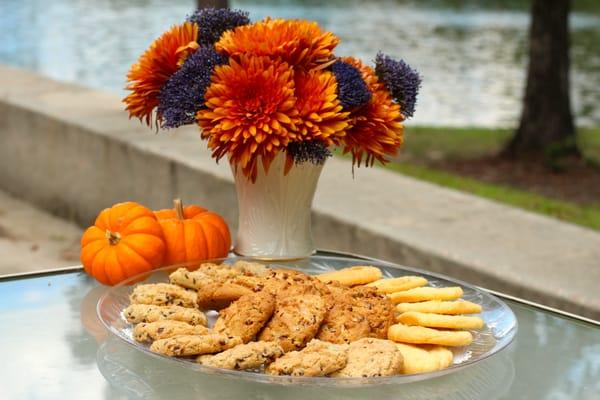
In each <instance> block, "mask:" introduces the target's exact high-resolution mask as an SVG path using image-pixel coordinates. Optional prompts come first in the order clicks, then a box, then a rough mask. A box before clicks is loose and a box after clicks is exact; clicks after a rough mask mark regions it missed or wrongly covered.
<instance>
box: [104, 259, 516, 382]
mask: <svg viewBox="0 0 600 400" xmlns="http://www.w3.org/2000/svg"><path fill="white" fill-rule="evenodd" d="M238 260H244V258H240V257H232V258H226V259H220V260H213V261H212V262H215V263H221V262H225V263H227V264H233V263H234V262H235V261H238ZM248 260H249V259H248ZM264 263H265V264H267V265H268V266H269V267H273V268H289V269H297V270H300V271H303V272H305V273H308V274H318V273H323V272H327V271H333V270H337V269H342V268H346V267H350V266H354V265H365V263H366V262H365V260H361V259H357V258H347V257H328V256H313V257H310V258H306V259H301V260H295V261H272V262H264ZM367 263H368V265H373V266H376V267H378V268H380V269H381V270H382V272H383V275H384V277H386V278H394V277H400V276H405V275H420V276H423V277H425V278H426V279H427V280H428V281H429V285H430V286H433V287H447V286H461V287H462V288H463V290H464V295H463V299H465V300H469V301H472V302H474V303H477V304H480V305H481V306H482V308H483V311H482V312H481V314H480V315H479V316H480V317H481V318H482V319H483V320H484V322H485V328H484V329H482V330H479V331H472V332H471V333H472V334H473V337H474V340H473V343H471V344H470V345H469V346H465V347H457V348H451V350H452V351H453V353H454V362H453V364H452V365H451V366H450V367H449V368H446V369H443V370H440V371H435V372H429V373H421V374H413V375H396V376H391V377H372V378H328V377H319V378H314V377H291V376H271V375H267V374H264V373H260V372H251V371H231V370H225V369H219V368H214V367H209V366H204V365H200V364H197V363H195V362H194V360H193V359H183V358H173V357H167V356H163V355H160V354H156V353H153V352H151V351H150V350H149V346H148V345H145V344H141V343H138V342H136V341H135V340H134V339H133V337H132V328H133V327H132V325H131V324H129V323H128V322H127V321H126V320H125V318H124V317H123V315H122V311H123V309H125V308H126V307H127V306H128V305H129V295H130V293H131V292H132V290H133V287H134V285H133V284H134V283H135V284H138V283H158V282H168V281H169V279H168V276H169V273H170V272H172V271H174V269H175V268H176V267H180V266H176V267H166V268H161V269H157V270H155V271H153V272H152V273H150V274H145V275H144V276H138V277H134V278H131V279H129V280H127V281H125V282H123V283H121V284H119V285H117V286H114V287H111V288H109V289H107V291H106V293H104V295H102V296H101V297H100V300H99V301H98V305H97V313H98V316H99V318H100V320H101V321H102V323H103V324H104V325H105V327H106V328H107V329H108V330H109V331H110V332H111V333H113V334H114V335H116V336H117V337H118V338H120V339H122V340H123V341H125V343H127V344H129V345H131V346H133V347H134V348H135V349H137V350H139V351H142V352H145V353H148V354H151V355H152V356H154V357H157V358H160V359H162V360H164V362H165V363H175V364H177V365H179V366H183V367H185V368H189V369H190V370H195V371H197V372H198V373H200V374H207V375H210V374H218V375H221V376H227V377H231V378H237V379H242V380H248V381H253V382H260V383H269V384H276V385H317V386H354V385H360V386H362V385H381V384H401V383H409V382H415V381H420V380H423V379H429V378H434V377H439V376H441V375H446V374H449V373H452V372H455V371H457V370H459V369H462V368H464V367H467V366H469V365H473V364H475V363H477V362H479V361H482V360H484V359H486V358H488V357H490V356H492V355H494V354H496V353H498V352H499V351H501V350H502V349H504V348H505V347H506V346H508V345H509V344H510V343H511V341H512V340H513V338H514V337H515V334H516V332H517V319H516V317H515V315H514V313H513V312H512V310H511V309H510V308H509V307H508V306H507V305H506V304H505V303H504V302H503V301H501V300H500V299H498V298H496V297H495V296H493V295H491V294H489V293H487V292H485V291H483V290H481V289H479V288H477V287H474V286H472V285H469V284H468V283H465V282H462V281H459V280H456V279H452V278H449V277H446V276H443V275H439V274H434V273H430V272H426V271H423V270H419V269H416V268H409V267H404V266H399V265H394V264H390V263H386V262H381V261H368V262H367ZM196 265H197V264H196ZM184 266H185V265H184ZM188 266H193V265H188ZM207 315H208V316H209V321H211V322H214V319H215V317H216V312H214V311H211V312H208V314H207Z"/></svg>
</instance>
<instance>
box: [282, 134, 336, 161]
mask: <svg viewBox="0 0 600 400" xmlns="http://www.w3.org/2000/svg"><path fill="white" fill-rule="evenodd" d="M287 152H288V153H289V154H290V155H291V156H292V157H294V162H295V163H296V164H302V163H305V162H309V161H310V162H311V163H313V164H315V165H323V164H325V161H326V160H327V158H328V157H331V155H332V154H331V151H329V149H328V148H327V146H325V145H324V144H323V143H321V142H319V141H316V140H311V141H307V142H290V143H289V144H288V146H287Z"/></svg>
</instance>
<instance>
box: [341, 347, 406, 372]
mask: <svg viewBox="0 0 600 400" xmlns="http://www.w3.org/2000/svg"><path fill="white" fill-rule="evenodd" d="M402 360H403V359H402V353H401V352H400V350H399V349H398V347H397V346H396V344H395V343H394V342H392V341H390V340H383V339H375V338H364V339H360V340H357V341H356V342H352V343H350V344H349V345H348V361H347V363H346V366H345V367H344V368H342V369H340V370H339V371H337V372H335V373H333V374H331V376H335V377H372V376H390V375H397V374H399V373H401V372H402Z"/></svg>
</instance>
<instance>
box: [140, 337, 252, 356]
mask: <svg viewBox="0 0 600 400" xmlns="http://www.w3.org/2000/svg"><path fill="white" fill-rule="evenodd" d="M241 343H242V339H240V338H238V337H231V336H227V335H224V334H222V333H209V334H206V335H178V336H173V337H170V338H167V339H159V340H157V341H155V342H154V343H152V345H151V346H150V350H151V351H153V352H155V353H160V354H164V355H167V356H171V357H175V356H197V355H200V354H213V353H219V352H221V351H224V350H227V349H230V348H232V347H235V346H237V345H238V344H241Z"/></svg>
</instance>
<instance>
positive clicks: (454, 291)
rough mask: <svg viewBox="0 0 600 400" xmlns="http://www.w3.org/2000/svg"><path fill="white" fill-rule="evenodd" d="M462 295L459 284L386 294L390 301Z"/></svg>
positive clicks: (417, 300)
mask: <svg viewBox="0 0 600 400" xmlns="http://www.w3.org/2000/svg"><path fill="white" fill-rule="evenodd" d="M462 295H463V290H462V288H461V287H459V286H454V287H445V288H433V287H419V288H414V289H409V290H404V291H402V292H395V293H391V294H388V297H389V298H390V300H391V301H392V303H394V304H395V303H416V302H419V301H428V300H456V299H459V298H460V297H461V296H462Z"/></svg>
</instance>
